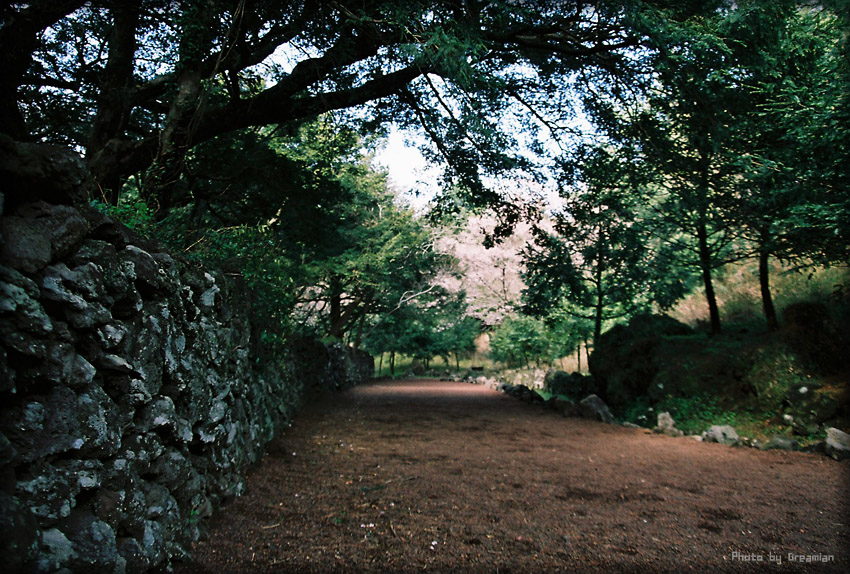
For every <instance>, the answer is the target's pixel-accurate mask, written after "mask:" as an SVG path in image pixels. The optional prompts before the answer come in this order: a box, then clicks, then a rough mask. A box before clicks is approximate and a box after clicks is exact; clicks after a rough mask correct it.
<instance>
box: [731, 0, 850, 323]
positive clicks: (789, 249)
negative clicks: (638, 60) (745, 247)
mask: <svg viewBox="0 0 850 574" xmlns="http://www.w3.org/2000/svg"><path fill="white" fill-rule="evenodd" d="M841 20H842V18H841V15H840V14H835V13H831V12H829V11H826V10H811V9H801V8H800V7H799V6H798V5H797V4H796V3H793V2H775V3H769V4H765V3H759V2H747V3H743V4H742V5H741V6H740V7H739V8H738V10H737V11H736V13H735V14H734V17H730V18H727V19H726V21H724V23H723V24H724V26H723V31H724V33H725V34H727V35H728V36H729V37H730V38H731V39H732V40H733V42H731V43H730V44H731V45H732V46H733V47H736V48H737V51H736V60H737V61H738V62H739V63H740V67H741V70H742V73H743V74H744V76H745V82H744V84H745V94H746V96H747V97H748V99H749V101H750V102H751V104H750V107H749V109H748V110H746V112H745V113H742V114H740V116H739V117H737V118H735V127H736V130H735V136H736V138H735V140H736V141H735V142H734V144H735V145H734V148H733V149H734V153H736V154H737V160H738V165H739V169H740V171H741V174H742V178H743V179H744V180H745V182H746V187H745V195H744V196H743V197H742V203H741V205H740V208H739V210H738V212H737V213H736V218H737V220H738V222H739V225H740V226H741V228H742V234H743V236H744V237H745V238H746V239H747V241H748V242H749V243H750V244H751V245H753V249H752V252H753V256H754V257H755V258H757V260H758V263H759V284H760V291H761V295H762V303H763V309H764V314H765V319H766V322H767V326H768V329H770V330H773V329H776V327H777V326H778V321H777V317H776V310H775V307H774V305H773V300H772V296H771V291H770V277H769V265H768V263H769V258H770V257H776V258H779V259H781V260H784V261H793V262H795V263H796V264H798V265H806V264H807V263H810V262H819V263H821V264H824V263H825V264H829V263H833V262H836V261H847V260H848V258H849V257H850V252H848V249H850V248H848V245H850V236H848V234H847V231H848V229H847V226H846V225H844V226H843V229H842V225H841V224H840V223H838V222H839V221H847V220H848V219H850V212H848V210H847V207H848V205H850V203H848V201H847V199H846V194H844V195H845V198H844V200H842V199H841V193H840V192H838V190H839V189H846V185H847V183H848V182H850V176H848V174H850V168H848V167H847V164H848V162H850V146H848V144H847V140H848V138H850V114H848V107H850V102H848V96H847V87H848V86H850V66H848V61H847V59H846V58H845V57H843V56H842V54H841V49H842V31H841V30H842V28H841ZM845 36H846V35H845ZM845 41H846V40H845ZM815 214H816V215H815ZM813 215H814V217H812V216H813ZM842 215H843V216H844V217H842Z"/></svg>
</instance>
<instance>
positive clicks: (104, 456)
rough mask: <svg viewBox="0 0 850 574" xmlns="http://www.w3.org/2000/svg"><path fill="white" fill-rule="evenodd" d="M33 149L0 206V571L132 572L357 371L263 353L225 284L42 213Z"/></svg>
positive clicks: (338, 352) (315, 355)
mask: <svg viewBox="0 0 850 574" xmlns="http://www.w3.org/2000/svg"><path fill="white" fill-rule="evenodd" d="M0 143H3V144H4V145H7V146H8V145H9V144H8V142H0ZM18 151H20V150H18ZM26 151H27V150H26V149H24V152H26ZM48 152H49V150H48ZM48 152H44V151H43V150H41V151H39V153H41V154H42V156H43V155H44V154H47V156H48V157H46V159H45V158H44V157H41V156H39V157H37V158H36V159H35V160H33V161H31V162H30V164H33V163H34V164H35V165H34V166H33V165H30V164H26V166H27V169H28V170H29V172H27V173H26V174H25V175H27V177H28V178H23V179H21V180H14V182H13V183H14V185H13V187H12V188H9V187H4V188H3V190H2V193H0V214H2V217H0V233H2V257H0V571H3V572H110V573H111V572H116V573H120V572H144V571H147V570H149V569H154V568H160V567H163V566H165V565H166V564H167V563H168V562H169V561H170V560H171V559H173V558H175V557H180V556H182V555H184V554H185V551H186V548H187V546H188V543H190V542H191V541H193V540H195V539H197V538H198V537H199V535H200V534H201V529H202V525H203V519H204V518H206V517H207V516H209V515H210V514H211V513H212V512H213V510H214V509H215V508H217V507H218V506H219V505H220V504H221V503H222V502H223V501H224V500H226V499H228V498H230V497H233V496H236V495H238V494H239V493H240V492H242V490H243V488H244V487H243V480H242V477H243V473H244V471H245V470H246V468H247V467H248V465H250V464H251V463H254V462H256V461H257V460H258V459H259V458H260V457H261V456H262V454H263V449H264V445H265V444H266V443H267V442H268V441H269V440H270V439H271V438H272V437H273V436H274V435H275V434H276V433H278V432H279V431H280V430H281V429H282V428H283V427H284V426H285V425H286V424H288V423H289V422H290V421H291V420H292V417H293V415H294V414H295V413H296V411H297V410H298V408H299V407H300V406H301V405H302V404H303V402H304V401H305V400H306V399H307V398H308V397H309V396H310V395H311V394H313V393H317V392H322V391H326V390H330V389H336V388H340V387H342V386H345V385H350V384H356V383H357V382H360V381H363V380H365V379H368V378H369V377H371V376H372V373H373V364H372V359H371V357H370V356H368V355H367V354H365V353H360V352H356V351H354V350H352V349H349V348H347V347H342V346H326V345H324V344H322V343H319V342H315V341H299V342H298V343H297V344H292V345H290V346H289V347H288V348H287V349H286V350H285V351H284V352H281V353H278V354H277V355H276V356H275V357H267V356H264V355H263V352H262V348H261V346H260V345H259V343H258V340H259V337H258V332H257V327H256V326H255V325H254V324H252V322H251V320H250V319H249V317H250V301H249V297H247V296H246V293H245V292H244V290H243V288H242V286H241V285H240V284H239V283H237V282H235V281H233V280H229V279H225V278H223V277H222V276H219V275H216V274H215V273H212V272H209V271H206V270H204V269H202V268H200V267H197V266H195V265H192V264H190V263H188V262H186V261H181V260H178V259H176V258H174V257H172V256H171V255H169V254H168V253H166V252H165V251H164V250H162V249H161V248H158V247H157V246H156V245H154V244H152V243H150V242H148V241H146V240H144V239H142V238H141V237H138V236H136V235H134V234H133V233H132V232H131V231H130V230H128V229H127V228H125V227H123V226H122V225H120V224H118V223H116V222H115V221H113V220H111V219H110V218H108V217H107V216H105V215H103V214H101V213H99V212H98V211H96V210H94V209H92V208H90V207H88V206H86V205H79V204H77V205H62V204H57V203H56V202H55V200H56V195H57V192H56V188H57V182H56V181H55V178H56V177H57V175H56V173H55V170H54V172H51V173H47V174H45V173H44V172H43V171H42V172H39V170H38V161H42V160H43V161H42V163H45V162H46V164H47V165H54V166H55V165H56V164H59V165H60V166H65V164H62V163H61V162H59V161H53V162H51V161H50V157H49V153H48ZM21 153H23V152H21ZM56 153H64V152H61V151H59V152H56ZM7 160H8V154H7V157H6V158H5V159H4V160H3V162H0V175H3V176H4V179H3V181H4V182H7V183H8V182H10V181H13V180H12V179H11V178H9V177H8V174H7V173H2V172H3V170H4V169H6V168H8V165H7V163H8V162H7ZM67 161H70V162H71V163H73V158H72V159H70V160H67ZM4 162H6V163H4ZM62 169H64V170H65V171H67V172H68V173H69V174H71V178H76V179H75V180H74V181H76V182H77V183H76V184H74V183H73V182H72V183H71V184H69V187H73V185H77V186H79V185H82V183H81V182H82V179H81V178H80V177H79V173H78V172H77V171H75V170H73V169H71V168H68V167H67V166H65V167H63V168H62ZM30 172H32V173H30ZM33 173H34V174H35V175H34V176H33V175H32V174H33ZM39 174H41V176H39ZM60 175H61V174H60ZM39 177H41V178H42V180H44V179H45V178H52V181H51V182H50V186H49V189H50V190H51V197H48V199H49V200H51V202H48V201H44V200H42V199H37V198H38V197H39V195H38V193H37V190H38V183H39V182H38V178H39ZM26 182H30V185H35V186H36V188H35V190H34V191H33V192H32V193H30V191H29V190H28V189H27V187H26ZM45 185H46V184H45ZM75 189H76V188H75ZM75 193H77V192H74V191H73V189H72V190H71V192H69V194H68V195H69V197H73V196H74V194H75ZM42 197H43V196H42ZM281 355H282V356H281Z"/></svg>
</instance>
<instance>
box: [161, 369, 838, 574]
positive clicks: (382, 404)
mask: <svg viewBox="0 0 850 574" xmlns="http://www.w3.org/2000/svg"><path fill="white" fill-rule="evenodd" d="M848 474H850V461H845V462H842V463H838V462H835V461H833V460H830V459H827V458H825V457H823V456H819V455H812V454H803V453H788V452H778V451H768V452H761V451H757V450H753V449H747V448H730V447H726V446H722V445H718V444H707V443H700V442H697V441H694V440H693V439H688V438H670V437H667V436H663V435H656V434H647V433H646V432H644V431H642V430H635V429H627V428H623V427H619V426H614V425H606V424H602V423H596V422H591V421H587V420H582V419H575V418H570V419H565V418H563V417H561V416H560V415H559V414H557V413H556V412H554V411H550V410H547V409H545V408H543V407H542V406H536V405H529V404H526V403H523V402H520V401H519V400H516V399H513V398H510V397H508V396H506V395H503V394H501V393H497V392H495V391H491V390H488V389H486V388H483V387H480V386H474V385H469V384H464V383H442V382H438V381H412V382H376V383H372V384H369V385H364V386H362V387H358V388H356V389H352V390H349V391H345V392H343V393H340V394H337V395H335V396H332V397H329V398H328V399H326V400H324V401H323V402H321V403H319V404H315V405H313V406H312V407H311V408H309V409H308V410H306V411H304V412H303V413H302V414H300V415H299V417H298V419H297V421H296V424H295V426H294V427H293V428H292V429H289V430H288V431H287V432H286V433H285V434H284V436H282V437H279V438H278V439H276V440H275V441H274V443H273V445H272V449H271V452H270V453H269V455H268V456H267V457H266V458H265V459H264V460H263V461H262V463H261V465H259V466H258V467H257V468H256V469H254V470H252V472H251V473H250V474H249V476H248V480H247V493H246V494H245V495H244V496H242V497H240V498H238V499H236V500H234V501H232V502H231V503H229V504H228V505H226V506H225V507H224V508H223V510H221V511H220V513H219V514H218V515H217V516H216V517H215V518H213V520H212V524H211V526H210V530H209V538H208V539H206V540H204V541H202V542H199V543H198V544H196V545H195V547H194V549H193V550H194V558H195V562H192V563H183V564H180V565H178V566H177V572H201V573H209V574H227V573H231V572H414V571H415V572H421V571H426V572H427V571H431V572H493V573H495V572H499V573H506V572H681V571H694V572H754V571H758V572H763V571H764V572H768V571H769V572H774V571H775V572H792V571H793V572H800V571H802V572H818V573H826V572H848V571H850V549H849V548H848V545H849V544H850V527H848V523H850V518H848V517H850V512H848V510H850V508H848V507H850V504H848ZM789 553H791V554H794V555H797V556H800V555H802V559H804V560H805V559H806V556H812V555H826V556H830V555H831V556H833V557H834V558H833V560H834V561H831V562H825V563H824V562H820V563H808V564H805V563H803V564H801V563H798V562H789V556H788V555H789ZM777 557H779V558H781V564H778V563H777V562H776V561H775V559H776V558H777ZM747 558H749V559H750V560H746V559H747ZM759 558H761V560H762V561H761V562H757V561H753V560H758V559H759ZM809 559H811V558H809ZM827 559H828V558H827Z"/></svg>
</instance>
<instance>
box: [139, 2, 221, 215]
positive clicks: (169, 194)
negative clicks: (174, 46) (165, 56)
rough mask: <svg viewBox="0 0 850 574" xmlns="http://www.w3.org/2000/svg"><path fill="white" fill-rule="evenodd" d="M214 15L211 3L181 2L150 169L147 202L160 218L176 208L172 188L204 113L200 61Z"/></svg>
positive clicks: (208, 45)
mask: <svg viewBox="0 0 850 574" xmlns="http://www.w3.org/2000/svg"><path fill="white" fill-rule="evenodd" d="M215 13H216V10H215V3H214V2H213V0H203V1H202V2H196V1H194V0H185V1H184V2H183V11H182V15H181V17H182V28H183V34H182V36H181V39H180V61H179V62H178V64H177V94H176V96H175V97H174V100H173V101H172V102H171V106H170V107H169V109H168V114H167V115H166V118H165V125H164V127H163V129H162V133H161V134H160V139H159V151H158V152H157V155H156V159H155V161H154V165H153V168H152V178H151V185H150V186H149V188H148V189H147V195H148V198H149V199H151V200H153V204H154V207H155V209H156V211H157V213H158V214H160V215H161V216H164V215H165V214H166V213H167V212H168V211H169V210H170V209H171V208H172V207H174V206H176V205H177V201H176V199H177V198H176V186H177V182H178V181H179V179H180V174H181V173H182V172H183V169H184V162H185V158H186V154H187V152H188V151H189V149H190V148H191V147H192V146H193V145H194V143H195V142H194V141H193V140H194V137H193V136H194V132H195V131H196V130H197V129H198V127H199V126H200V124H201V122H202V118H203V113H204V101H203V87H202V85H201V80H202V79H203V78H204V74H203V61H204V59H205V57H206V56H207V54H209V53H211V51H212V50H211V48H210V38H211V33H212V32H211V28H212V25H213V22H214V15H215Z"/></svg>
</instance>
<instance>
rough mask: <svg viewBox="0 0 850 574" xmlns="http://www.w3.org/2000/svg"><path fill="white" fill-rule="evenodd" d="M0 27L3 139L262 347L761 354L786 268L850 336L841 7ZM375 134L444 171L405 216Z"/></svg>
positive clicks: (533, 8) (453, 11) (219, 14)
mask: <svg viewBox="0 0 850 574" xmlns="http://www.w3.org/2000/svg"><path fill="white" fill-rule="evenodd" d="M0 15H1V16H2V21H3V26H2V28H0V47H2V50H0V54H2V56H0V73H2V75H3V77H4V83H3V86H2V93H0V120H2V123H0V125H2V131H3V132H4V133H5V134H6V135H7V136H9V137H10V138H12V139H15V140H19V141H33V142H41V143H48V144H60V145H64V146H71V147H73V148H74V149H76V150H77V151H79V152H80V153H81V154H82V155H84V157H85V159H86V162H87V165H88V167H89V169H90V171H91V174H92V178H93V185H92V190H93V191H92V194H91V200H92V201H93V203H94V204H95V205H97V206H98V207H99V208H100V209H103V210H104V211H107V212H108V213H110V214H112V215H115V216H116V217H118V218H119V219H121V220H122V221H124V222H125V223H127V224H128V225H130V226H131V227H134V228H135V229H137V230H138V231H140V232H142V233H144V234H147V235H149V236H152V237H154V238H156V239H158V240H160V241H162V242H164V243H165V244H167V245H169V246H170V248H171V249H172V250H174V251H175V252H176V253H180V254H182V255H183V256H184V257H186V258H188V259H197V260H199V261H202V262H204V263H205V264H208V265H214V266H216V267H220V268H221V269H223V270H224V271H225V272H227V273H229V274H232V275H235V276H241V277H242V278H244V280H245V281H246V283H247V285H248V286H249V288H250V290H251V292H252V293H253V296H254V298H255V311H256V313H257V315H258V317H261V318H262V320H263V323H264V325H265V329H264V335H263V337H264V340H265V342H266V343H267V344H269V345H271V346H274V345H276V344H279V343H281V342H283V341H286V340H288V339H291V338H293V337H299V336H303V335H310V336H317V337H320V338H325V339H328V340H342V341H344V342H346V343H348V344H351V345H353V346H356V347H362V348H365V349H367V350H369V351H370V352H372V353H374V354H376V355H377V356H380V357H384V356H385V355H387V356H388V357H389V358H390V359H389V360H390V361H391V362H392V363H394V361H395V357H396V356H398V355H405V356H407V357H411V358H413V359H416V360H418V361H420V362H422V363H424V364H425V365H427V364H428V363H429V361H431V360H432V359H433V358H435V357H443V358H444V359H445V362H446V363H447V364H451V363H454V364H455V366H460V362H461V358H463V357H468V356H469V355H470V354H471V353H472V352H473V351H474V341H475V338H476V337H477V336H478V335H479V334H480V333H482V332H484V331H487V332H489V333H490V334H491V340H490V345H491V353H492V357H493V358H494V359H495V360H497V361H498V362H499V363H500V364H503V365H506V366H522V365H528V364H532V363H541V364H542V363H548V362H550V361H553V360H555V359H559V358H563V357H565V356H570V355H572V354H574V353H575V350H576V349H577V348H585V349H586V348H587V347H588V346H590V347H592V346H593V342H594V341H597V340H599V338H600V337H601V335H602V333H603V332H604V331H605V330H606V329H608V328H609V327H611V326H612V325H615V324H617V323H623V322H626V321H628V319H629V318H630V317H633V316H635V315H637V314H640V313H645V312H655V313H658V312H668V313H673V314H674V315H676V314H678V316H680V317H681V318H684V319H690V320H692V322H696V321H700V322H703V323H704V326H705V330H706V331H707V332H709V333H711V334H713V335H715V336H716V337H720V336H721V335H722V334H723V333H724V331H725V332H727V333H728V332H730V331H732V332H734V333H740V332H741V330H742V329H746V330H748V332H762V331H776V330H777V329H778V328H779V326H780V314H779V313H778V311H777V308H779V309H780V310H781V308H782V307H783V306H784V305H787V303H789V302H790V301H791V299H792V298H793V297H794V295H793V294H794V293H798V292H800V291H801V290H805V289H807V288H808V287H800V286H792V283H791V282H789V280H788V277H789V276H792V275H794V274H797V275H799V276H800V277H801V278H805V277H806V276H807V275H808V274H813V275H814V276H815V277H819V278H827V279H821V283H822V284H824V283H831V284H829V285H824V286H823V287H822V288H820V289H819V290H817V292H816V294H815V298H817V299H819V300H820V301H821V302H823V303H828V304H829V309H830V312H831V313H832V315H833V319H834V320H835V321H836V322H837V324H839V325H840V324H844V325H846V324H848V323H850V321H846V318H847V308H848V290H850V286H849V285H848V281H847V274H846V266H847V264H848V260H850V256H849V254H850V193H848V189H849V188H848V184H850V177H848V176H849V175H850V93H849V92H850V52H848V49H849V48H848V35H847V30H848V19H850V3H848V2H846V0H831V1H829V2H821V3H811V4H810V3H805V2H790V1H784V0H783V1H780V2H767V1H761V0H750V1H746V2H735V3H733V2H723V1H718V2H675V3H674V2H663V1H634V2H611V3H607V2H606V3H600V4H598V5H595V6H591V5H585V4H584V3H581V2H575V3H573V2H563V1H557V2H539V3H523V4H517V3H514V2H486V3H484V2H464V3H460V2H452V1H446V2H408V3H404V4H403V5H400V4H399V3H397V2H381V1H375V2H371V1H365V2H329V3H322V4H321V6H320V7H318V8H316V7H315V6H312V5H309V4H306V3H300V2H281V3H274V4H270V3H260V2H250V1H246V0H240V1H236V0H233V1H224V0H191V1H190V0H187V1H184V2H159V1H154V0H150V1H145V2H135V3H134V2H126V3H125V2H115V3H104V4H101V3H97V2H83V1H73V0H66V1H63V2H53V1H42V2H30V3H26V4H13V5H11V6H9V7H6V8H3V9H2V12H1V13H0ZM582 118H583V120H582V121H586V122H587V124H588V125H589V126H591V128H592V129H589V130H587V129H584V128H578V127H577V126H580V125H583V124H582V121H579V120H581V119H582ZM390 125H397V126H400V127H402V128H405V129H410V130H416V131H417V132H418V133H421V134H424V135H425V136H426V138H427V139H426V143H424V144H423V153H425V155H426V157H427V158H429V160H431V161H432V162H434V163H435V164H436V165H439V166H441V167H442V168H443V178H442V181H441V184H442V189H443V191H442V193H441V194H440V196H439V197H437V198H435V200H434V201H433V202H432V204H431V207H430V209H429V211H428V213H425V214H422V213H415V212H414V211H413V210H412V209H411V208H410V207H408V206H406V205H405V203H404V201H403V200H401V199H400V198H399V194H398V190H393V189H391V187H390V186H389V185H388V181H387V176H386V174H385V173H382V172H380V171H379V170H376V169H375V168H374V167H373V165H372V162H371V154H373V153H374V150H375V146H377V145H379V142H380V141H381V138H382V137H383V136H384V135H386V133H387V131H388V129H389V126H390ZM542 188H551V189H556V190H557V191H558V193H559V195H560V198H561V201H560V204H559V205H558V206H555V207H552V206H546V205H543V204H542V203H541V202H540V201H530V200H529V196H530V195H532V196H533V192H534V191H536V190H539V189H542ZM526 192H529V193H526ZM23 200H24V198H14V197H11V198H6V199H5V203H6V205H5V208H6V209H13V208H14V207H15V205H16V204H17V203H20V202H22V201H23ZM517 229H520V230H526V231H523V232H520V233H515V231H516V230H517ZM479 231H480V233H478V232H479ZM459 246H461V247H463V248H462V249H458V247H459ZM517 253H518V254H517ZM824 269H826V271H824ZM842 269H843V270H844V271H842ZM735 277H737V278H739V280H737V281H736V280H733V279H734V278H735ZM732 285H734V287H731V286H732ZM800 285H805V281H801V282H800ZM778 286H779V287H780V288H779V290H777V287H778ZM727 288H728V289H727ZM724 289H726V291H725V292H724ZM801 298H808V299H811V298H812V297H811V296H806V297H801ZM696 301H699V303H698V304H697V303H696ZM756 311H758V313H756ZM742 325H744V326H742ZM844 335H845V336H846V335H847V334H846V333H845V334H844Z"/></svg>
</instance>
